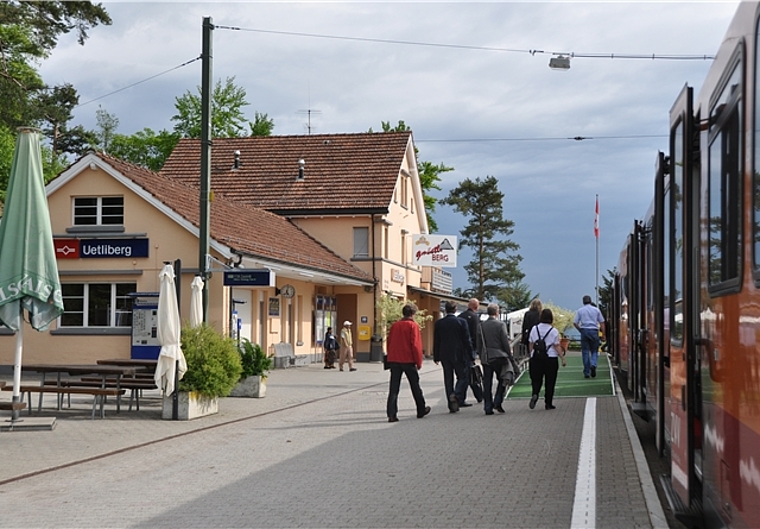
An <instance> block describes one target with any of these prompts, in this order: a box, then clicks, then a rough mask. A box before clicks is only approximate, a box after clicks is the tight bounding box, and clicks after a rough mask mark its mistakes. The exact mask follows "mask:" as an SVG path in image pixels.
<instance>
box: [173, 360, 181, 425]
mask: <svg viewBox="0 0 760 529" xmlns="http://www.w3.org/2000/svg"><path fill="white" fill-rule="evenodd" d="M172 420H173V421H178V420H179V360H175V362H174V393H173V395H172Z"/></svg>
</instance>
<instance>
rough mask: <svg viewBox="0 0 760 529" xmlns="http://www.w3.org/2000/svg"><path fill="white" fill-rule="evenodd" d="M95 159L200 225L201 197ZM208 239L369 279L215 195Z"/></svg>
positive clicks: (279, 222) (294, 230) (283, 223)
mask: <svg viewBox="0 0 760 529" xmlns="http://www.w3.org/2000/svg"><path fill="white" fill-rule="evenodd" d="M98 156H99V157H100V158H101V159H103V161H105V162H106V163H108V164H109V165H110V166H111V167H113V168H114V169H116V170H117V171H119V173H121V174H122V175H124V176H125V177H126V178H128V179H130V180H132V181H133V182H134V183H135V184H137V185H138V186H140V187H141V188H143V189H144V190H145V191H146V192H148V193H150V194H151V195H153V196H154V197H155V198H156V199H157V200H159V201H160V202H162V203H164V204H165V205H166V206H167V207H169V208H170V209H172V210H173V211H174V212H176V213H177V214H178V215H180V216H181V217H183V218H184V219H186V220H187V221H189V222H190V223H192V224H193V225H194V226H196V227H199V221H198V219H199V217H200V211H199V209H200V206H199V200H200V195H199V193H198V190H197V189H193V188H191V187H189V186H187V185H184V184H183V183H181V182H177V181H176V180H174V179H172V178H169V177H167V176H165V175H159V174H156V173H154V172H152V171H149V170H147V169H144V168H142V167H138V166H136V165H132V164H129V163H127V162H124V161H122V160H119V159H118V158H113V157H111V156H108V155H106V154H103V153H98ZM210 216H211V225H210V229H209V234H210V236H211V238H212V239H214V240H216V241H218V242H220V243H221V244H225V245H227V246H230V247H231V248H233V249H235V250H238V251H240V252H243V253H245V254H247V255H251V256H256V257H260V258H263V259H267V260H272V261H278V262H282V263H286V264H292V265H297V266H302V267H304V268H309V269H312V270H318V271H322V272H327V273H330V274H337V275H342V276H345V277H350V278H353V279H358V280H361V281H369V282H371V281H372V278H371V277H370V276H369V275H368V274H367V273H366V272H364V271H363V270H360V269H359V268H357V267H355V266H354V265H352V264H351V263H349V262H347V261H345V260H343V259H341V258H340V257H338V256H337V255H335V254H334V253H333V252H331V251H330V250H328V249H327V248H326V247H325V246H323V245H322V244H320V243H319V242H318V241H316V240H315V239H313V238H312V237H310V236H309V235H307V234H306V233H305V232H304V231H303V230H301V229H300V228H298V227H297V226H295V225H294V224H292V223H291V222H289V221H288V220H287V219H285V218H283V217H280V216H278V215H275V214H273V213H269V212H267V211H264V210H262V209H258V208H253V207H250V206H244V205H242V204H233V203H231V202H228V201H226V200H223V199H220V198H219V197H218V196H217V197H215V199H214V200H213V202H211V210H210Z"/></svg>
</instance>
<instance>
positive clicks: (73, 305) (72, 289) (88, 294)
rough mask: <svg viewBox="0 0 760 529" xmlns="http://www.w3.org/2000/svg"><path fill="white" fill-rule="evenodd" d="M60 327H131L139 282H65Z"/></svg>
mask: <svg viewBox="0 0 760 529" xmlns="http://www.w3.org/2000/svg"><path fill="white" fill-rule="evenodd" d="M61 290H62V292H63V306H64V311H63V314H62V315H61V317H60V319H59V324H58V327H59V328H64V327H131V326H132V298H131V297H130V296H129V294H130V292H135V291H136V290H137V284H136V283H63V284H61Z"/></svg>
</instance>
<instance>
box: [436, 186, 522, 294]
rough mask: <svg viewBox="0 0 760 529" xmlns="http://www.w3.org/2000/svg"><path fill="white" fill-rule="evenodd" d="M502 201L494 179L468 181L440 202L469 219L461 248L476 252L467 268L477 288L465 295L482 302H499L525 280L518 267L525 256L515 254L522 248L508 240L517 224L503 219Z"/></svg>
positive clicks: (502, 194)
mask: <svg viewBox="0 0 760 529" xmlns="http://www.w3.org/2000/svg"><path fill="white" fill-rule="evenodd" d="M503 201H504V193H502V192H501V191H499V188H498V180H497V179H496V178H495V177H493V176H487V177H486V178H485V179H484V180H481V179H480V178H476V179H475V180H474V181H472V180H470V179H469V178H467V179H465V180H464V181H462V182H461V183H460V184H459V186H458V187H456V188H455V189H452V190H451V191H450V192H449V195H448V196H447V197H446V198H444V199H442V200H441V201H440V203H441V204H444V205H447V206H452V207H453V208H454V210H455V211H457V212H458V213H461V214H463V215H465V216H466V217H469V219H470V220H469V223H468V224H467V225H466V226H465V227H464V229H462V231H460V232H459V233H460V235H461V236H462V237H461V239H460V240H459V248H460V249H462V248H463V247H469V248H471V249H472V251H473V254H474V258H473V260H472V261H470V262H469V263H468V264H466V265H465V266H464V269H465V271H466V272H467V277H468V279H469V280H470V284H472V285H474V287H473V288H472V289H471V290H468V291H467V292H466V293H467V294H468V296H469V295H472V296H474V297H477V298H478V299H480V300H490V299H495V298H496V299H498V298H499V297H500V295H503V292H504V290H505V289H508V288H510V287H514V285H519V284H520V282H521V281H522V279H523V278H524V277H525V274H523V273H522V271H520V266H519V264H520V261H522V257H521V256H520V255H519V254H517V253H515V252H517V251H518V250H519V249H520V246H519V245H518V244H517V243H515V242H513V241H512V240H510V239H509V236H511V235H512V233H513V232H514V222H512V221H511V220H509V219H505V218H504V216H503V214H504V212H503V206H502V204H503Z"/></svg>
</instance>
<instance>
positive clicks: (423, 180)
mask: <svg viewBox="0 0 760 529" xmlns="http://www.w3.org/2000/svg"><path fill="white" fill-rule="evenodd" d="M380 126H381V127H382V129H383V132H408V131H411V130H412V129H411V128H410V127H409V126H408V125H407V124H406V123H404V120H399V122H398V124H397V125H396V126H395V127H393V126H391V123H390V121H381V122H380ZM368 132H374V131H373V130H372V127H370V129H369V131H368ZM414 154H415V155H416V158H417V174H418V175H419V177H420V187H422V200H423V201H424V202H425V215H426V216H427V222H428V228H429V231H430V233H435V232H437V231H438V223H437V222H436V221H435V219H434V218H433V213H435V206H436V204H437V203H438V201H437V200H436V199H435V197H433V196H431V195H430V191H431V190H433V189H435V190H437V191H440V190H441V187H440V186H439V185H438V182H440V181H441V176H440V175H441V174H442V173H446V172H448V171H453V170H454V168H453V167H448V166H446V165H444V164H443V162H441V163H439V164H438V165H435V164H434V163H432V162H426V161H423V160H420V157H419V149H417V146H416V145H415V146H414Z"/></svg>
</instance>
